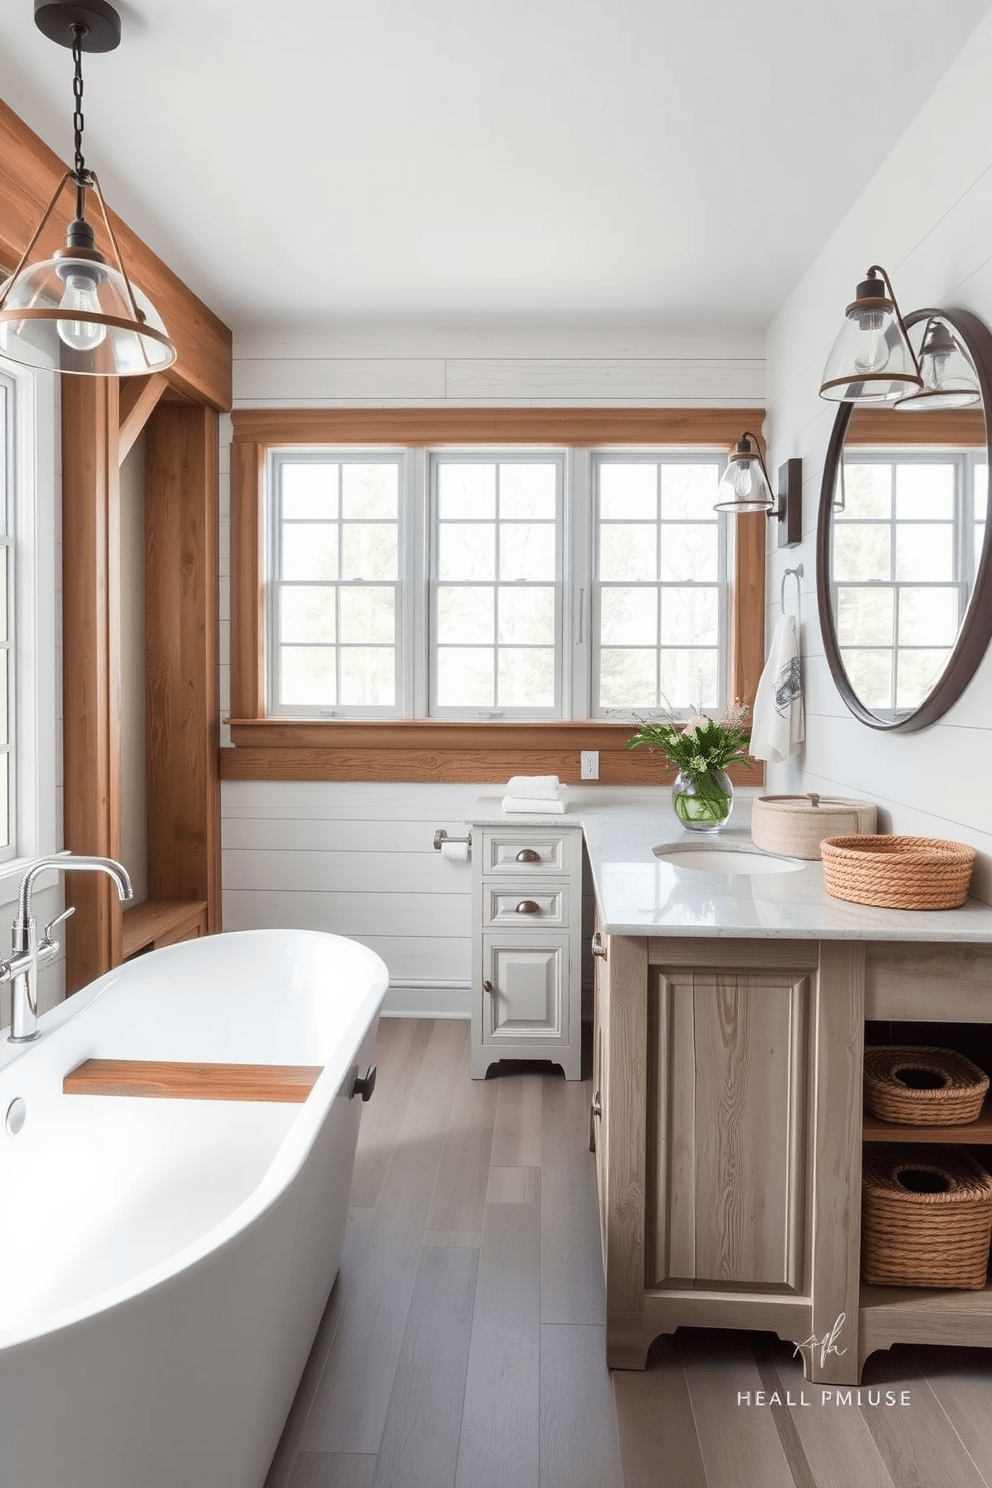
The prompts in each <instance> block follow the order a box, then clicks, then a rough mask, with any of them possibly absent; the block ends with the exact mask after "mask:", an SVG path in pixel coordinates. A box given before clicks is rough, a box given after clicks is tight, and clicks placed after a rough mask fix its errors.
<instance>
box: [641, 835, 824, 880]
mask: <svg viewBox="0 0 992 1488" xmlns="http://www.w3.org/2000/svg"><path fill="white" fill-rule="evenodd" d="M653 852H654V855H655V857H656V858H661V859H662V860H663V861H668V862H670V863H671V864H672V867H673V868H692V869H694V870H695V871H696V872H697V873H723V874H726V875H727V876H728V877H729V876H731V875H733V874H737V873H746V874H751V875H754V874H758V873H796V872H797V871H798V870H799V869H800V868H805V867H806V863H805V861H804V860H803V859H801V858H780V857H778V856H777V855H776V854H775V853H766V852H759V851H758V849H757V848H751V847H736V846H734V845H732V844H730V843H727V844H726V845H722V846H719V847H718V846H717V844H716V843H715V842H714V843H712V844H706V845H705V846H704V845H703V844H702V843H698V844H697V843H695V842H684V843H683V842H664V843H662V844H661V846H660V847H656V848H654V849H653Z"/></svg>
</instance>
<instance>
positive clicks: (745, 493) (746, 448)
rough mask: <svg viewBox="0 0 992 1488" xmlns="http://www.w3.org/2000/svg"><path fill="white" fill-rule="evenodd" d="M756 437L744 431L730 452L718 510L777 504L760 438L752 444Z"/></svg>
mask: <svg viewBox="0 0 992 1488" xmlns="http://www.w3.org/2000/svg"><path fill="white" fill-rule="evenodd" d="M753 437H754V436H753V435H750V434H745V435H743V437H742V438H740V439H739V440H738V441H737V444H736V446H735V448H734V449H733V451H732V452H731V454H730V455H729V456H728V458H727V468H726V470H725V471H724V472H723V475H722V476H721V477H720V484H719V486H718V487H717V493H716V494H717V497H718V498H719V499H718V500H717V501H716V502H715V504H714V506H713V510H714V511H733V512H769V511H773V510H774V509H775V507H776V506H777V504H778V503H777V502H776V500H775V498H774V496H773V495H772V490H771V486H770V485H769V483H768V475H767V473H766V471H765V466H764V461H763V460H762V458H761V454H760V452H759V451H758V448H757V442H756V441H755V444H754V446H753V447H752V443H751V441H752V439H753Z"/></svg>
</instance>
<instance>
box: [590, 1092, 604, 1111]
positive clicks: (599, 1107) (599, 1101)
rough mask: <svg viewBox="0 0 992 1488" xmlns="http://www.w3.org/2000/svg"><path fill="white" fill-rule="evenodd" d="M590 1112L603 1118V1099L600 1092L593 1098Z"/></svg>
mask: <svg viewBox="0 0 992 1488" xmlns="http://www.w3.org/2000/svg"><path fill="white" fill-rule="evenodd" d="M590 1110H591V1111H592V1114H593V1115H594V1116H602V1114H603V1097H602V1096H601V1095H600V1093H599V1091H598V1090H597V1091H596V1094H595V1095H594V1096H593V1098H592V1105H591V1107H590Z"/></svg>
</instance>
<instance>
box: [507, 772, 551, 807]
mask: <svg viewBox="0 0 992 1488" xmlns="http://www.w3.org/2000/svg"><path fill="white" fill-rule="evenodd" d="M506 794H507V795H508V796H517V797H518V798H520V799H522V800H525V801H554V800H557V798H558V776H557V775H512V776H511V777H510V779H509V780H508V781H507V785H506Z"/></svg>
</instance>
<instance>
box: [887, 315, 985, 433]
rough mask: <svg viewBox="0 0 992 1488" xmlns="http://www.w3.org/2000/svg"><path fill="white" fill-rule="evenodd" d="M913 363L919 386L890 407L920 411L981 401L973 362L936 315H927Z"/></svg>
mask: <svg viewBox="0 0 992 1488" xmlns="http://www.w3.org/2000/svg"><path fill="white" fill-rule="evenodd" d="M910 319H912V316H911V317H910ZM917 365H918V367H919V369H920V376H921V378H922V380H923V387H922V388H921V390H920V391H919V392H916V393H910V394H909V396H908V397H907V398H900V399H899V401H898V402H897V403H894V404H893V405H892V406H893V408H899V409H905V410H907V411H909V412H916V413H924V412H927V411H928V410H929V409H931V408H972V407H973V406H974V405H975V404H976V403H981V401H982V390H981V388H980V387H979V385H978V373H977V372H976V370H975V364H974V362H973V361H972V360H971V357H970V356H969V354H968V352H967V350H966V348H965V347H964V346H962V344H961V342H960V341H959V340H958V338H957V337H956V336H955V335H954V332H953V330H952V329H951V327H950V326H949V325H948V323H947V321H946V320H943V319H942V318H941V317H940V316H939V315H931V317H930V319H929V320H928V321H927V323H926V327H925V328H924V331H923V341H922V342H921V344H920V354H919V357H918V358H917Z"/></svg>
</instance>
